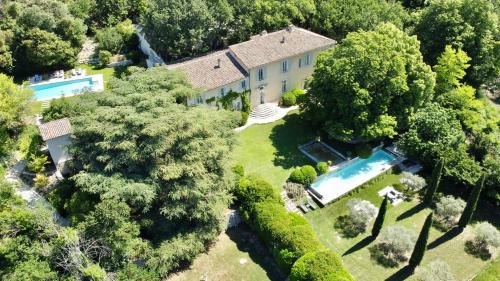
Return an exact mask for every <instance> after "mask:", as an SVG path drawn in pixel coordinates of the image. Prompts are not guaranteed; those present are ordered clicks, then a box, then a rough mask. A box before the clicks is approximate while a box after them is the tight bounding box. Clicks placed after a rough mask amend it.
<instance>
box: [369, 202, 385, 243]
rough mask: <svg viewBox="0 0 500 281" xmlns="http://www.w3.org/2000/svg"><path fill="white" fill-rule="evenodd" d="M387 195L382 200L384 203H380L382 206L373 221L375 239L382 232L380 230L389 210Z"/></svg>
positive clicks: (373, 236)
mask: <svg viewBox="0 0 500 281" xmlns="http://www.w3.org/2000/svg"><path fill="white" fill-rule="evenodd" d="M387 201H388V199H387V195H386V196H385V197H384V200H382V204H380V208H379V210H378V214H377V218H375V222H374V223H373V228H372V238H373V239H375V238H377V236H378V235H379V234H380V230H382V226H383V225H384V220H385V213H386V212H387Z"/></svg>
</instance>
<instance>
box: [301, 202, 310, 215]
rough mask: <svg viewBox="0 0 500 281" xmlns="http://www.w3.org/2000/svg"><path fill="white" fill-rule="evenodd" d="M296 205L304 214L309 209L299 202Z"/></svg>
mask: <svg viewBox="0 0 500 281" xmlns="http://www.w3.org/2000/svg"><path fill="white" fill-rule="evenodd" d="M298 207H299V209H300V210H301V211H302V212H304V214H305V213H307V212H309V209H307V207H306V206H305V205H304V204H300V205H299V206H298Z"/></svg>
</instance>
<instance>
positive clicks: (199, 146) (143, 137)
mask: <svg viewBox="0 0 500 281" xmlns="http://www.w3.org/2000/svg"><path fill="white" fill-rule="evenodd" d="M109 87H110V89H109V90H108V91H106V92H105V93H100V94H98V95H89V96H88V98H84V100H85V99H88V100H87V101H84V104H85V105H83V106H81V109H80V112H77V113H76V114H75V115H74V116H73V117H72V118H71V122H72V127H73V130H74V138H73V140H72V146H71V149H70V152H71V154H72V155H73V159H74V161H73V163H74V168H75V169H76V170H79V171H80V172H79V173H78V174H77V175H75V176H73V180H74V182H75V185H76V188H77V190H78V191H77V193H86V194H90V196H87V198H90V199H88V200H94V202H95V200H96V199H97V202H99V201H101V200H115V201H122V202H125V203H126V204H127V205H128V206H129V208H130V210H129V211H120V210H115V209H114V208H109V207H106V204H118V203H100V204H101V205H99V206H102V208H101V207H99V208H97V209H96V211H94V212H93V213H92V214H90V216H88V217H87V218H86V219H84V222H83V223H82V225H81V228H82V229H83V230H84V233H89V235H91V236H92V235H97V236H101V235H100V234H99V233H102V236H103V237H102V238H105V237H122V238H120V239H122V240H123V233H129V234H130V233H135V234H134V235H135V236H136V237H137V235H138V232H137V230H136V227H137V226H136V225H135V223H128V222H127V221H135V222H139V223H140V225H141V226H142V228H141V233H142V236H143V238H153V239H155V241H157V242H158V243H159V244H160V247H159V248H158V249H157V250H156V252H155V251H152V252H154V253H155V254H153V255H152V256H153V257H152V258H151V259H148V257H151V255H149V256H147V257H146V256H142V255H139V259H141V260H144V259H146V260H147V262H148V265H149V266H150V268H152V269H154V270H155V271H156V272H158V273H160V274H166V273H168V272H169V271H170V270H171V269H172V268H173V267H175V266H178V265H179V264H180V263H181V262H183V261H189V260H190V259H192V258H193V257H194V256H195V255H196V254H197V253H199V252H200V251H202V250H203V249H204V245H205V243H207V242H208V241H211V240H212V239H214V238H215V237H216V235H217V234H218V231H219V230H220V223H221V222H222V219H223V217H224V215H223V214H224V211H225V209H226V208H227V207H228V204H229V202H230V195H229V189H230V188H231V187H232V180H231V179H232V177H231V173H229V172H228V160H229V159H228V155H229V154H230V150H231V147H232V143H233V131H232V128H234V127H236V125H237V122H238V116H237V114H234V115H233V113H232V112H227V111H212V110H208V109H203V108H193V107H187V106H185V105H184V103H183V102H184V101H185V99H186V98H187V97H188V96H191V95H193V94H194V91H193V90H192V89H191V87H190V85H189V84H188V83H187V82H186V79H184V77H183V76H182V75H180V74H178V73H176V72H171V71H169V70H166V69H165V68H153V69H149V70H139V71H137V72H135V73H134V74H132V75H131V76H129V77H128V79H127V80H126V81H125V80H114V82H111V83H110V86H109ZM102 202H104V201H102ZM80 203H81V204H83V203H82V202H80ZM91 205H92V204H91ZM94 205H95V204H94ZM107 211H109V212H114V213H109V214H106V215H104V214H103V212H107ZM117 217H125V218H124V219H117ZM107 218H109V220H110V221H111V222H113V223H115V224H117V225H115V226H113V224H111V223H106V225H108V226H109V229H104V228H100V227H97V225H98V222H97V221H98V220H104V219H107ZM132 218H133V219H132ZM116 231H118V232H120V233H122V234H120V233H116ZM96 233H97V234H96ZM113 233H114V234H113ZM113 235H114V236H113ZM134 235H132V236H134ZM134 239H135V238H134ZM122 240H119V239H118V238H116V239H114V238H112V239H108V238H105V241H106V244H107V246H108V247H110V248H112V249H114V248H119V249H122V251H124V250H123V249H124V248H126V249H128V248H129V247H128V246H124V245H126V244H123V243H124V242H127V243H131V242H130V239H126V241H123V242H122ZM138 241H140V240H138ZM139 244H140V243H139ZM134 245H135V246H136V247H137V243H134ZM141 247H142V246H141ZM145 247H147V246H145ZM181 248H182V249H184V250H179V249H181ZM148 251H149V250H148ZM117 253H119V251H118V252H117ZM130 255H131V254H128V252H127V251H124V253H123V254H116V255H114V256H113V258H112V259H110V260H108V261H107V262H109V264H111V265H116V264H120V261H123V260H124V259H125V258H124V257H130ZM120 257H121V258H120ZM115 259H118V261H116V260H115Z"/></svg>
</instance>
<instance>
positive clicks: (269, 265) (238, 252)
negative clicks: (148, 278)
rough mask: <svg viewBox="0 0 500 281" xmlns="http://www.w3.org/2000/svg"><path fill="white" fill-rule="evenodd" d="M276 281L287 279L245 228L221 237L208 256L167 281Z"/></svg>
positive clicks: (235, 229) (236, 229) (199, 258)
mask: <svg viewBox="0 0 500 281" xmlns="http://www.w3.org/2000/svg"><path fill="white" fill-rule="evenodd" d="M203 276H207V277H208V280H238V281H247V280H248V281H253V280H259V281H261V280H262V281H266V280H271V281H277V280H284V279H285V278H284V277H283V275H282V273H281V272H280V271H279V270H278V266H277V265H276V264H275V262H274V260H273V258H272V256H271V255H270V254H269V252H268V250H267V249H266V248H265V247H264V246H263V245H262V244H261V243H260V242H259V240H258V239H257V237H256V236H255V235H254V234H253V233H252V232H250V231H249V230H248V229H247V227H246V226H244V225H242V226H239V227H236V228H233V229H231V230H229V231H228V232H226V233H223V234H221V235H220V236H219V240H218V241H217V242H215V243H214V245H213V246H212V247H211V248H210V249H209V251H208V252H207V253H205V254H202V255H200V256H198V257H197V258H196V260H195V261H194V262H193V264H192V265H191V266H190V268H189V269H187V270H184V271H182V272H179V273H176V274H174V275H173V276H171V277H170V278H168V279H167V280H168V281H192V280H201V279H202V277H203Z"/></svg>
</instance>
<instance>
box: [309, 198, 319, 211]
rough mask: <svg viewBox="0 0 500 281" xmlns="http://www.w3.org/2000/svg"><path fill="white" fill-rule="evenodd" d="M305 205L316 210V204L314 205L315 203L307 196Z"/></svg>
mask: <svg viewBox="0 0 500 281" xmlns="http://www.w3.org/2000/svg"><path fill="white" fill-rule="evenodd" d="M307 206H309V208H311V209H313V210H316V209H317V208H318V205H316V203H314V201H313V200H312V198H311V197H307Z"/></svg>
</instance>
